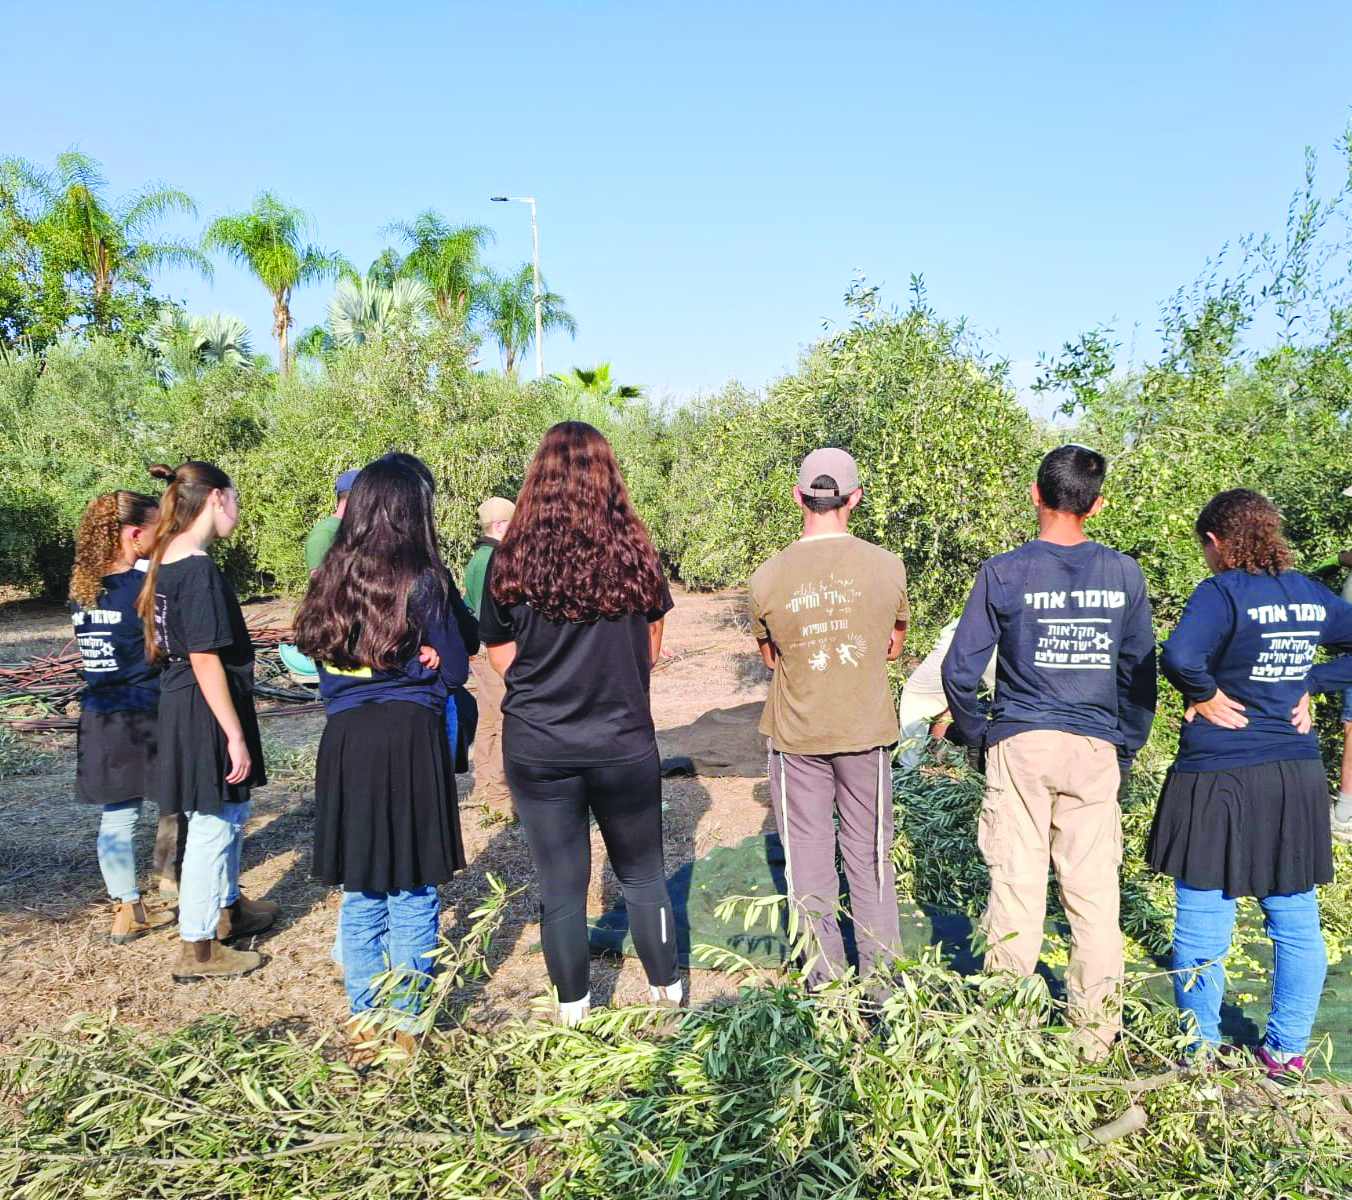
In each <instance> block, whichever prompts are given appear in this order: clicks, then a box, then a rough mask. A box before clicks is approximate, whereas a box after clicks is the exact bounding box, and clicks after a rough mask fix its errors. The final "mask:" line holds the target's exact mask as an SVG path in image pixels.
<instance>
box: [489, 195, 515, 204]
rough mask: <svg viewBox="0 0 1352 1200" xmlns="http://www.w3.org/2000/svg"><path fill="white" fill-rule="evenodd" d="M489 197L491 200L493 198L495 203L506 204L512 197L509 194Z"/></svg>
mask: <svg viewBox="0 0 1352 1200" xmlns="http://www.w3.org/2000/svg"><path fill="white" fill-rule="evenodd" d="M488 198H489V199H490V200H492V201H493V202H494V203H495V204H505V203H506V202H507V200H508V199H509V198H510V197H507V196H489V197H488Z"/></svg>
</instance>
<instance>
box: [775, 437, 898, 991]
mask: <svg viewBox="0 0 1352 1200" xmlns="http://www.w3.org/2000/svg"><path fill="white" fill-rule="evenodd" d="M863 494H864V493H863V490H862V489H861V488H860V486H859V469H858V467H857V466H856V465H855V461H854V459H853V458H852V457H851V456H850V455H849V454H847V453H846V452H845V451H844V450H839V449H834V448H830V447H827V448H825V449H821V450H814V451H813V452H812V453H811V454H809V455H808V456H807V457H806V458H805V459H804V460H803V462H802V465H801V466H800V468H799V471H798V485H797V486H796V487H795V488H794V489H793V499H794V502H795V503H796V504H797V505H798V507H799V509H800V510H801V512H802V518H803V532H802V536H801V537H799V538H798V540H797V541H795V542H794V543H793V544H792V545H790V546H787V547H785V548H784V549H783V550H781V551H780V552H779V553H778V554H776V555H775V556H774V557H773V558H771V559H769V560H768V561H767V562H764V563H762V564H761V565H760V566H759V567H758V568H757V569H756V571H755V572H754V574H752V576H751V581H750V593H751V600H750V608H751V620H752V630H753V632H754V633H755V635H756V640H757V642H758V644H759V646H760V651H761V657H762V658H763V659H764V662H765V665H766V666H767V667H769V668H770V670H772V671H773V672H774V676H773V678H772V679H771V681H770V695H769V698H768V699H767V700H766V702H765V711H764V713H763V714H762V715H761V722H760V726H759V728H760V732H761V733H763V734H765V735H766V739H767V741H768V744H769V750H770V767H769V773H770V801H771V808H772V809H773V811H774V815H775V826H776V827H777V828H778V830H779V836H780V840H781V841H782V842H783V844H784V859H785V874H786V876H787V879H788V891H789V899H790V901H791V902H792V903H793V905H794V908H795V910H796V912H797V913H798V914H800V915H801V916H802V918H803V919H804V920H805V921H806V923H807V927H808V932H809V934H810V937H809V938H808V939H806V940H807V942H808V950H807V954H806V958H807V962H806V964H805V965H806V969H807V977H808V981H809V983H810V984H812V985H817V984H822V983H825V982H826V981H827V980H829V979H832V978H835V977H837V976H838V975H839V974H840V973H841V972H842V971H843V970H844V969H845V945H844V942H843V941H842V939H841V933H840V924H839V922H838V920H837V917H836V914H837V910H838V909H839V908H840V875H839V873H838V872H837V870H836V846H837V837H836V830H835V819H836V816H837V815H839V818H840V837H839V846H840V857H841V860H842V861H843V863H844V865H845V877H846V879H847V880H848V881H849V885H850V919H851V921H852V923H853V925H854V931H855V942H856V944H857V946H858V949H859V971H860V973H861V974H868V973H871V972H874V971H880V970H885V969H886V967H887V964H888V962H889V960H891V959H893V958H895V957H896V956H897V955H898V954H899V953H900V950H901V941H900V934H899V930H898V923H897V888H896V877H895V869H894V867H893V865H892V766H891V754H890V752H889V747H891V746H894V745H896V742H897V714H896V710H895V709H894V708H893V707H892V689H891V686H890V685H889V683H888V680H887V664H888V663H889V662H893V661H895V660H896V659H897V658H899V657H900V655H901V650H902V645H903V644H904V642H905V638H906V626H907V623H908V622H909V621H910V616H911V609H910V603H909V601H908V600H907V596H906V568H905V567H904V566H903V565H902V562H901V559H899V558H898V557H897V556H896V555H895V554H892V553H890V552H888V551H887V550H884V549H883V548H882V547H881V546H874V545H871V544H870V543H868V542H864V541H860V540H859V539H858V538H856V537H852V536H851V535H850V532H849V520H850V513H852V512H853V511H854V509H855V508H856V507H857V506H858V504H859V502H860V500H861V499H862V498H863Z"/></svg>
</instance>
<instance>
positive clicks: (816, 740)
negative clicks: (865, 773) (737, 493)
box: [751, 533, 911, 754]
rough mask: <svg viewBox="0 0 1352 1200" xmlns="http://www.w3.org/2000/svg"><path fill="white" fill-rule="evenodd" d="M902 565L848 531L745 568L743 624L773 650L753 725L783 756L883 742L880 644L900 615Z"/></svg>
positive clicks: (887, 712)
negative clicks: (747, 614) (746, 616)
mask: <svg viewBox="0 0 1352 1200" xmlns="http://www.w3.org/2000/svg"><path fill="white" fill-rule="evenodd" d="M910 619H911V607H910V604H909V603H908V602H907V599H906V568H905V567H904V566H903V565H902V562H901V559H899V558H898V557H897V556H896V555H895V554H892V553H890V552H889V551H887V550H884V549H883V548H882V547H881V546H875V545H873V544H872V543H871V542H864V541H860V540H859V539H858V538H856V537H852V536H851V535H850V534H848V533H840V534H823V535H818V536H815V537H808V538H800V539H799V540H798V541H796V542H794V543H793V545H792V546H789V547H787V548H785V549H784V550H781V551H780V552H779V553H778V554H776V555H775V556H774V558H772V559H770V560H769V561H768V562H766V563H763V564H762V565H761V566H760V567H759V568H758V569H757V570H756V572H755V574H753V575H752V576H751V621H752V626H751V627H752V632H753V633H755V635H756V637H757V639H758V640H761V641H764V640H766V639H767V638H768V639H769V640H770V641H771V642H773V643H774V647H775V651H776V661H775V671H774V677H773V678H772V679H771V681H770V697H769V699H768V700H767V701H766V702H765V711H764V713H763V714H762V716H761V723H760V731H761V732H762V733H764V734H766V735H768V736H769V738H770V740H771V743H772V744H773V745H774V748H775V749H776V750H779V751H782V752H783V753H785V754H851V753H856V752H858V751H861V750H872V749H874V748H875V747H878V746H891V745H893V744H894V743H895V742H896V740H897V710H896V708H895V706H894V705H893V703H892V689H891V688H890V686H889V685H888V681H887V645H888V642H889V640H890V639H891V636H892V630H893V628H894V626H895V625H896V624H897V623H898V622H907V623H909V621H910Z"/></svg>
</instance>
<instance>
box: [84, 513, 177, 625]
mask: <svg viewBox="0 0 1352 1200" xmlns="http://www.w3.org/2000/svg"><path fill="white" fill-rule="evenodd" d="M158 504H159V501H157V500H155V499H154V497H152V496H143V495H142V494H141V493H140V492H107V493H105V494H104V495H102V496H95V497H94V499H92V500H91V501H90V502H89V503H88V504H87V505H85V510H84V514H83V515H82V516H81V517H80V525H79V528H78V529H76V531H75V566H74V567H73V569H72V570H71V573H70V598H71V599H72V600H74V601H75V603H76V604H78V605H79V606H80V607H81V608H93V607H94V605H95V603H97V601H98V598H99V592H100V591H102V589H103V577H104V576H105V575H106V574H108V568H109V567H111V566H112V565H113V563H114V562H115V561H116V559H117V553H118V550H119V549H120V547H121V542H122V529H123V527H124V526H126V525H148V524H149V523H150V514H151V513H153V512H154V511H155V509H156V507H158Z"/></svg>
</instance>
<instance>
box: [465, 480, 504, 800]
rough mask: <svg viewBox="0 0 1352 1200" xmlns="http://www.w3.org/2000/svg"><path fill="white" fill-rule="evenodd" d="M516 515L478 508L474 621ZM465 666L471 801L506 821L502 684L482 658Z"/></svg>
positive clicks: (470, 582) (496, 507)
mask: <svg viewBox="0 0 1352 1200" xmlns="http://www.w3.org/2000/svg"><path fill="white" fill-rule="evenodd" d="M515 513H516V505H515V504H513V503H512V502H511V501H510V500H504V499H503V498H502V497H501V496H490V497H489V498H488V499H487V500H485V501H484V502H483V503H482V504H481V505H479V528H480V530H481V531H482V533H481V536H480V538H479V540H478V541H477V542H475V543H474V552H473V553H472V554H471V555H470V556H469V562H468V563H466V564H465V599H466V600H467V601H468V602H469V606H470V608H471V609H472V610H473V612H474V615H475V616H476V617H477V616H478V615H479V609H480V606H481V605H482V603H483V596H484V572H485V571H486V570H487V569H488V560H489V559H490V558H491V557H492V555H493V551H494V550H496V549H497V547H498V543H499V542H501V541H502V537H503V534H505V533H506V532H507V526H508V525H509V524H511V521H512V517H513V516H514V515H515ZM469 667H470V670H471V671H472V672H473V673H474V679H475V682H476V684H477V685H478V686H477V688H476V691H475V695H476V696H477V697H478V702H479V725H478V728H477V730H476V731H475V734H474V746H473V756H474V757H473V762H474V802H475V803H481V804H483V805H484V807H486V808H487V809H488V811H489V812H491V813H496V814H497V815H498V816H501V817H508V818H510V817H511V815H512V794H511V792H510V791H508V789H507V781H506V779H505V778H504V777H503V773H502V699H503V696H504V695H505V694H506V684H505V683H504V682H503V679H502V676H501V675H499V674H498V673H497V672H496V671H495V670H493V668H492V667H490V666H489V665H488V659H487V657H486V656H485V655H484V654H482V653H481V654H477V655H475V656H474V657H473V658H471V659H470V660H469Z"/></svg>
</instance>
